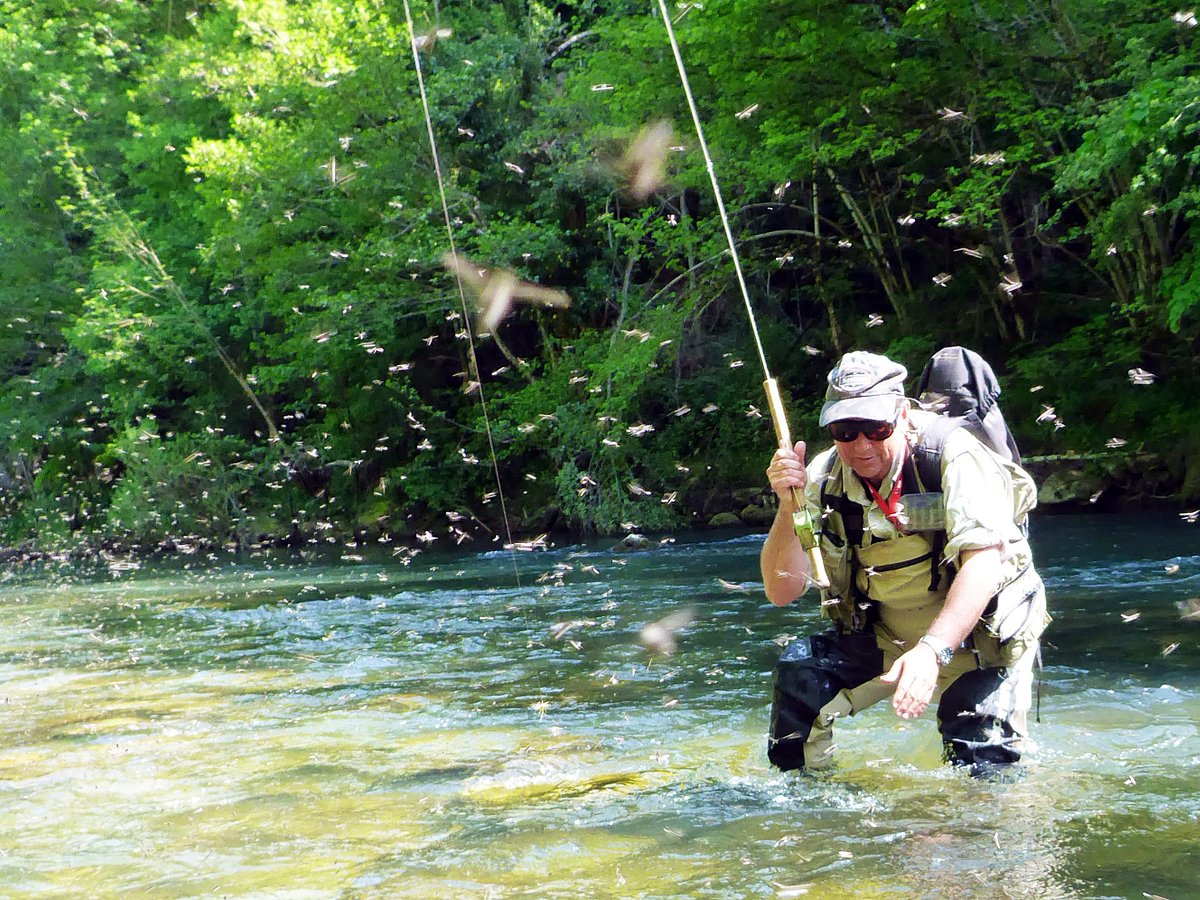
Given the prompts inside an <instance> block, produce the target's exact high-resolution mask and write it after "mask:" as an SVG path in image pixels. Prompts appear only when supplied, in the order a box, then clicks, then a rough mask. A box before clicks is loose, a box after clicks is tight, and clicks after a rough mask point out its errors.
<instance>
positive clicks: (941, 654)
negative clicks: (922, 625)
mask: <svg viewBox="0 0 1200 900" xmlns="http://www.w3.org/2000/svg"><path fill="white" fill-rule="evenodd" d="M917 643H918V644H924V645H925V646H926V647H928V648H929V649H930V650H932V651H933V655H934V656H935V657H936V658H937V664H938V668H941V667H942V666H948V665H950V661H951V660H953V659H954V648H953V647H951V646H950V645H949V644H947V643H946V642H945V641H942V640H940V639H939V638H935V637H934V636H933V635H932V634H923V635H921V639H920V640H919V641H917Z"/></svg>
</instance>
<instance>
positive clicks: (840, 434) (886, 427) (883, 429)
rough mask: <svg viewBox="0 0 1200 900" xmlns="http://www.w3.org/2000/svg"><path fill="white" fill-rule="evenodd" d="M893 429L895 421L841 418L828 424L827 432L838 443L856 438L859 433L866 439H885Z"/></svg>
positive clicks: (844, 442)
mask: <svg viewBox="0 0 1200 900" xmlns="http://www.w3.org/2000/svg"><path fill="white" fill-rule="evenodd" d="M895 430H896V423H895V422H876V421H873V420H871V419H843V420H842V421H841V422H831V423H830V425H829V433H830V434H831V435H833V439H834V440H835V441H837V442H838V443H839V444H848V443H850V442H851V441H853V440H857V439H858V436H859V435H860V434H861V435H863V436H864V437H866V439H867V440H868V441H886V440H887V439H888V438H890V437H891V436H892V432H893V431H895Z"/></svg>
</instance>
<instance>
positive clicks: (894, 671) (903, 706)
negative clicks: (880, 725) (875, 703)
mask: <svg viewBox="0 0 1200 900" xmlns="http://www.w3.org/2000/svg"><path fill="white" fill-rule="evenodd" d="M937 678H938V664H937V656H936V655H935V654H934V652H933V648H932V647H929V646H928V645H926V644H917V645H916V646H915V647H913V648H912V649H911V650H909V651H908V652H907V653H905V654H904V655H903V656H901V657H900V658H899V659H898V660H896V661H895V662H894V663H892V667H891V668H890V669H888V670H887V673H886V674H885V675H882V676H880V678H879V680H880V681H882V682H883V683H884V684H895V685H896V693H895V694H894V695H893V696H892V709H894V710H896V715H898V716H899V717H900V718H902V719H913V718H916V717H917V716H919V715H920V714H921V713H923V712H925V707H927V706H929V701H930V700H931V699H933V689H934V688H935V687H937Z"/></svg>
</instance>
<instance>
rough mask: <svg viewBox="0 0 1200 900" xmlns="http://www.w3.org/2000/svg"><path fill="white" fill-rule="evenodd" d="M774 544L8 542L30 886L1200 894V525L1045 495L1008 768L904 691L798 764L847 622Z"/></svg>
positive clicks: (9, 891) (722, 540) (25, 880)
mask: <svg viewBox="0 0 1200 900" xmlns="http://www.w3.org/2000/svg"><path fill="white" fill-rule="evenodd" d="M760 540H761V539H760V538H759V537H758V536H755V535H738V536H730V535H728V534H724V535H718V536H714V535H712V534H709V535H691V536H686V535H680V536H679V537H678V538H677V540H676V542H675V543H673V544H669V545H667V546H664V547H662V548H660V549H657V550H654V551H650V552H640V553H626V554H614V553H613V552H611V543H612V542H611V541H605V542H591V543H586V544H572V545H569V546H560V547H552V548H551V549H549V550H546V551H540V552H532V553H521V554H515V555H514V554H510V553H508V552H505V551H500V550H493V551H490V552H488V551H482V550H480V549H479V548H476V549H475V550H474V551H467V552H459V553H451V552H449V551H448V550H443V551H441V552H438V551H433V550H431V551H429V552H426V553H423V554H421V555H419V556H417V557H416V558H415V559H414V560H413V561H412V562H411V564H409V565H402V564H401V559H400V557H398V556H393V555H392V554H391V553H389V552H388V549H389V548H382V549H380V550H379V551H377V552H375V553H374V554H365V553H362V551H358V550H353V549H350V548H337V549H338V550H340V551H341V553H342V554H344V555H340V554H339V553H337V552H334V553H332V555H323V556H317V555H312V556H310V557H308V558H303V557H295V556H284V555H281V554H271V553H266V552H263V553H260V554H251V555H249V556H243V557H232V556H229V557H222V556H220V555H214V556H212V557H204V556H203V555H199V554H198V555H195V556H192V557H181V558H178V559H175V560H171V561H168V562H157V563H153V564H152V563H146V564H144V565H142V566H141V567H140V568H137V569H134V568H131V567H124V566H120V565H114V566H113V567H112V568H111V569H100V570H93V571H90V572H84V571H80V570H78V569H71V568H69V567H66V566H54V565H46V566H44V567H41V568H38V569H37V570H32V571H18V570H14V571H10V572H7V573H6V574H5V575H4V578H3V581H2V583H0V842H2V843H0V895H3V896H6V897H7V896H11V897H21V896H33V895H37V896H61V897H80V896H90V897H118V896H139V897H140V896H147V897H193V896H195V897H198V896H213V895H217V896H230V897H244V896H258V897H286V898H308V897H313V898H325V897H362V898H375V897H378V898H382V897H421V898H428V897H479V898H482V897H519V896H536V897H563V898H567V897H571V898H577V897H663V898H667V897H714V898H740V897H799V896H808V897H857V898H877V897H878V898H884V897H887V898H897V897H930V898H933V897H936V898H946V897H955V898H968V897H970V898H989V900H990V898H997V897H1029V898H1049V897H1061V898H1109V897H1112V898H1126V897H1133V898H1139V897H1142V896H1143V895H1145V896H1160V897H1166V898H1170V900H1183V898H1196V897H1200V884H1198V882H1197V873H1198V872H1200V765H1198V764H1200V734H1198V727H1200V622H1197V621H1183V620H1181V619H1180V614H1179V610H1178V609H1177V608H1176V607H1175V603H1176V602H1177V601H1181V600H1184V599H1186V598H1188V597H1196V596H1200V524H1197V525H1189V524H1187V523H1185V522H1183V521H1181V520H1180V519H1179V518H1178V517H1177V516H1176V515H1175V514H1174V513H1172V512H1161V513H1155V514H1143V515H1138V516H1132V515H1112V516H1074V517H1069V518H1067V517H1061V518H1052V517H1042V518H1040V519H1038V520H1037V521H1036V522H1035V530H1034V545H1035V549H1036V552H1037V553H1038V559H1039V568H1040V569H1041V571H1042V573H1043V575H1044V577H1045V579H1046V581H1047V584H1048V587H1049V593H1050V605H1051V611H1052V612H1053V614H1054V615H1055V617H1056V621H1055V623H1054V624H1053V625H1052V626H1051V631H1050V632H1049V633H1048V635H1047V637H1048V644H1049V646H1047V648H1046V653H1045V670H1044V673H1043V677H1042V684H1041V722H1040V724H1035V725H1034V726H1033V731H1034V738H1035V740H1036V747H1035V748H1034V750H1033V752H1031V753H1030V754H1029V755H1028V758H1027V762H1026V764H1024V765H1023V767H1022V769H1023V771H1022V775H1021V777H1019V778H1016V779H1013V780H1011V781H1007V782H987V781H976V780H972V779H970V778H968V777H966V776H965V775H964V774H963V773H962V772H960V771H954V770H951V769H949V768H946V767H944V766H942V765H941V764H940V762H939V753H940V744H939V741H938V737H937V733H936V728H935V725H934V722H933V719H932V715H933V714H932V712H928V713H926V715H925V716H924V717H922V718H921V719H920V720H916V721H912V722H903V721H901V720H900V719H898V718H896V717H895V715H894V714H893V713H892V712H891V711H890V708H889V707H887V706H886V704H881V705H880V706H878V707H875V708H874V709H872V710H870V711H868V712H867V713H865V714H863V715H861V716H859V717H857V718H855V719H853V720H851V721H850V722H848V723H845V724H843V725H841V726H840V729H839V733H838V750H837V760H838V762H837V765H836V766H835V767H834V769H833V770H832V771H831V772H830V773H828V774H823V775H820V776H817V777H813V776H804V775H795V774H793V775H787V776H785V775H781V774H779V773H777V772H775V771H773V770H772V769H771V768H770V767H769V766H768V765H767V762H766V753H765V746H764V733H765V729H766V724H767V714H768V706H769V695H770V672H771V667H772V665H773V662H774V659H775V657H776V656H777V654H778V652H779V649H780V646H781V645H782V644H783V643H784V642H786V640H787V639H788V637H789V636H791V635H796V634H799V633H803V632H806V631H808V630H811V629H813V628H815V627H817V626H818V624H819V621H818V617H817V614H816V611H815V608H814V607H815V604H809V603H805V604H803V606H798V607H797V608H793V609H775V608H774V607H771V606H770V605H769V604H768V603H767V602H766V601H765V599H764V598H763V596H762V591H761V584H760V583H759V576H758V571H757V553H758V547H759V543H760ZM439 543H445V541H440V542H439ZM462 549H465V548H462ZM1175 566H1178V570H1177V571H1173V567H1175ZM718 579H724V580H725V582H727V583H726V584H722V583H721V581H719V580H718ZM684 608H691V609H693V610H694V613H695V620H694V622H693V623H692V624H691V625H689V626H687V627H686V628H684V629H682V630H681V631H680V632H679V634H678V636H677V639H678V648H677V649H676V651H675V652H674V653H673V654H672V655H669V656H666V655H662V654H657V655H654V654H651V653H650V652H648V651H647V650H646V649H645V648H644V647H642V646H641V645H640V644H639V642H638V636H639V632H640V629H641V628H642V626H644V625H645V624H646V623H648V622H651V621H653V620H656V619H658V618H660V617H661V616H663V615H666V614H668V613H671V612H673V611H678V610H681V609H684ZM1135 613H1136V615H1135Z"/></svg>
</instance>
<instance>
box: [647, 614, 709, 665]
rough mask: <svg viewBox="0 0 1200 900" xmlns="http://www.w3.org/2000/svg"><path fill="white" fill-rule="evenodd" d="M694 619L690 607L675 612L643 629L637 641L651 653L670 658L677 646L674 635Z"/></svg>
mask: <svg viewBox="0 0 1200 900" xmlns="http://www.w3.org/2000/svg"><path fill="white" fill-rule="evenodd" d="M695 619H696V612H695V610H693V609H691V608H690V607H689V608H688V609H681V610H677V611H676V612H673V613H670V614H668V615H665V616H663V617H662V618H661V619H659V620H658V621H657V622H651V623H650V624H648V625H646V626H645V627H643V628H642V632H641V635H640V636H639V638H638V640H639V642H640V643H641V645H642V646H643V647H645V648H646V649H647V650H649V651H650V652H651V653H661V654H663V655H664V656H670V655H671V654H672V653H674V652H675V649H676V647H677V646H678V642H677V641H676V639H675V635H676V633H677V632H679V631H680V630H681V629H684V628H686V627H687V626H689V625H691V624H692V622H693V621H695Z"/></svg>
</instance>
